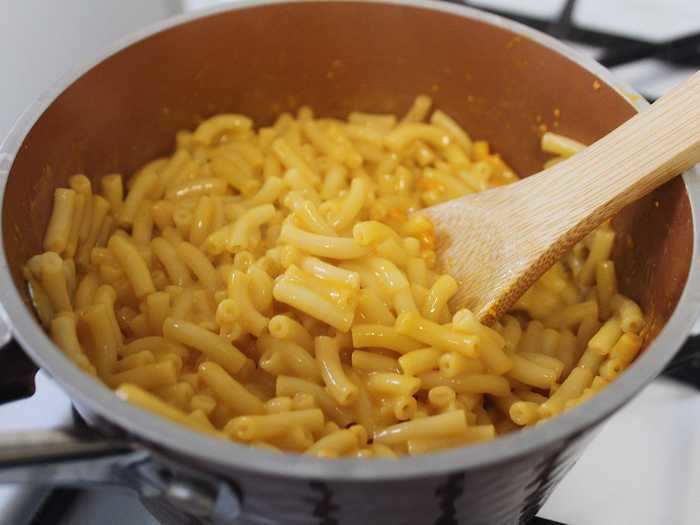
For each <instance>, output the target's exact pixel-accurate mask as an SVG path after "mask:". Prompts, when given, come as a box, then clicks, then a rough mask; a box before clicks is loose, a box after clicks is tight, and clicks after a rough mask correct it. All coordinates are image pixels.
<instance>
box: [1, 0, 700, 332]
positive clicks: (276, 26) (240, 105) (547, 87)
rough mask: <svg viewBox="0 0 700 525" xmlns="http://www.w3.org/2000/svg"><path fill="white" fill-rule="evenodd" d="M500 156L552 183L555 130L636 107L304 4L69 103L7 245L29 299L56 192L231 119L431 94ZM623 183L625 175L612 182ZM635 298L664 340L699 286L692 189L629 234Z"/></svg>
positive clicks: (642, 210)
mask: <svg viewBox="0 0 700 525" xmlns="http://www.w3.org/2000/svg"><path fill="white" fill-rule="evenodd" d="M421 93H426V94H429V95H430V96H432V97H433V99H434V101H435V105H436V106H437V107H439V108H442V109H444V110H445V111H447V112H448V113H449V114H451V115H453V116H454V117H456V118H457V119H458V120H459V121H460V122H461V123H462V125H463V126H464V127H465V128H466V129H467V130H468V131H469V132H470V133H471V134H472V136H473V137H475V138H480V139H485V140H488V141H489V142H491V143H492V146H493V147H494V148H495V150H496V151H498V152H499V153H501V155H502V156H503V158H504V159H505V160H506V161H507V162H508V163H509V164H511V165H512V166H513V167H514V168H515V169H516V170H517V172H518V173H520V174H521V175H528V174H531V173H533V172H536V171H538V170H539V169H540V168H541V166H542V163H543V161H544V160H545V156H544V155H543V154H542V153H541V152H540V150H539V137H540V135H541V133H542V131H543V130H544V129H549V130H553V131H556V132H558V133H562V134H565V135H568V136H570V137H573V138H575V139H577V140H580V141H582V142H584V143H590V142H592V141H594V140H596V139H597V138H598V137H600V136H602V135H604V134H605V133H606V132H607V131H609V130H611V129H612V128H614V127H615V126H617V125H619V124H620V123H622V122H623V121H625V120H626V119H628V118H629V117H630V116H632V115H633V113H634V109H633V108H632V106H631V105H630V104H629V103H628V102H627V101H626V100H625V99H624V98H623V97H621V96H620V95H619V94H618V93H616V92H615V91H614V90H613V89H611V88H610V87H608V86H607V85H605V84H603V83H599V82H597V80H596V78H595V76H594V75H592V74H591V73H589V72H587V71H586V70H584V69H582V68H580V67H579V66H577V65H576V64H575V63H573V62H571V61H570V60H568V59H566V58H564V57H562V56H560V55H559V54H557V53H556V52H554V51H552V50H550V49H548V48H546V47H543V46H542V45H540V44H537V43H535V42H532V41H530V40H528V39H526V38H522V37H519V36H515V35H514V34H512V33H510V32H508V31H506V30H504V29H500V28H497V27H495V26H491V25H487V24H485V23H482V22H478V21H475V20H470V19H468V18H462V17H458V16H453V15H449V14H446V13H441V12H436V11H430V10H426V9H422V8H414V7H405V6H397V5H380V4H374V3H362V2H357V3H354V2H341V3H314V2H309V3H297V4H291V5H289V4H288V5H282V4H280V5H271V6H260V7H254V8H249V9H245V10H240V11H230V12H226V13H221V14H217V15H212V16H209V17H206V18H203V19H200V20H196V21H193V22H190V23H187V24H185V25H182V26H180V27H176V28H173V29H170V30H167V31H165V32H162V33H160V34H157V35H155V36H152V37H150V38H148V39H146V40H144V41H142V42H140V43H137V44H134V45H132V46H131V47H129V48H127V49H125V50H123V51H121V52H119V53H117V54H116V55H114V56H112V57H110V58H109V59H107V60H105V61H104V62H102V63H101V64H100V65H98V66H97V67H95V68H93V69H92V70H90V71H89V72H88V73H86V74H85V75H83V76H82V77H81V78H80V79H79V80H77V81H76V82H75V83H74V84H72V85H71V86H70V87H69V88H68V89H67V90H66V91H64V92H63V93H62V94H61V95H60V96H59V97H58V98H57V99H56V101H55V102H54V103H53V104H52V105H51V106H50V107H49V108H48V109H47V111H46V112H45V113H44V114H43V116H42V117H41V118H40V119H39V121H38V122H37V124H36V125H35V126H34V127H33V129H32V130H31V132H30V133H29V135H28V137H27V138H26V140H25V142H24V144H23V145H22V147H21V150H20V152H19V154H18V155H17V157H16V159H15V162H14V165H13V167H12V171H11V174H10V177H9V181H8V184H7V191H6V193H5V199H4V203H3V211H2V213H3V240H4V246H5V251H6V254H7V258H8V261H9V264H10V269H11V271H12V274H13V276H14V279H15V283H16V284H17V286H18V288H20V289H21V290H22V291H23V294H24V296H25V300H26V299H27V297H26V293H25V291H24V290H25V286H24V285H23V282H22V277H21V266H22V264H23V262H24V261H26V259H27V258H28V257H30V256H31V255H33V254H36V253H38V252H39V251H40V250H41V239H42V235H43V232H44V229H45V227H46V224H47V221H48V216H49V213H50V209H51V201H52V193H53V190H54V188H55V187H56V186H59V185H64V184H65V183H66V180H67V178H68V177H69V176H70V175H72V174H75V173H85V174H87V175H88V176H89V177H91V178H93V180H95V179H97V178H99V177H100V176H102V175H104V174H107V173H112V172H120V173H123V174H125V175H130V174H132V173H133V172H134V170H135V169H136V168H138V167H139V166H140V165H141V164H143V163H144V162H146V161H148V160H150V159H152V158H154V157H156V156H159V155H164V154H167V153H168V152H169V151H170V150H171V148H172V147H173V136H174V134H175V132H176V131H178V130H180V129H183V128H191V127H192V126H194V125H195V124H196V123H197V122H198V121H200V120H201V119H202V118H204V117H207V116H209V115H211V114H214V113H217V112H241V113H245V114H248V115H251V116H252V117H254V118H255V120H256V122H257V123H258V124H267V123H270V122H271V121H272V120H273V119H274V118H275V116H276V115H277V114H279V113H280V112H282V111H294V110H295V109H296V108H298V107H299V105H301V104H309V105H311V106H312V107H313V108H314V110H315V111H316V113H317V114H318V115H324V116H336V117H343V116H345V115H346V114H347V113H348V112H349V111H351V110H363V111H373V112H375V111H376V112H398V113H401V112H403V111H405V110H406V109H407V108H408V107H409V105H410V103H411V101H412V100H413V98H414V97H415V96H416V95H417V94H421ZM610 176H615V174H614V173H611V174H610ZM614 224H615V227H616V229H617V230H618V232H619V233H620V239H622V241H621V242H618V245H617V248H616V253H615V260H616V264H617V268H618V274H619V275H620V276H621V283H620V284H621V289H622V290H623V291H624V292H625V293H627V294H629V295H631V296H632V297H634V298H635V299H637V300H639V301H641V304H642V306H643V308H644V309H645V311H646V312H648V313H649V314H650V317H651V319H652V325H651V326H652V328H651V330H650V336H653V335H654V334H655V333H656V332H657V331H658V329H659V328H660V327H661V326H663V324H664V323H665V322H666V320H667V319H668V317H669V316H670V314H671V313H672V311H673V309H674V308H675V306H676V303H677V301H678V298H679V296H680V293H681V291H682V289H683V286H684V284H685V280H686V276H687V273H688V268H689V264H690V258H691V252H692V224H691V215H690V207H689V202H688V198H687V195H686V192H685V187H684V185H683V183H682V181H681V180H679V179H677V180H675V181H673V182H671V183H670V184H667V185H666V186H665V187H663V188H662V189H660V190H658V191H657V192H655V193H654V194H653V195H651V196H650V197H648V198H646V199H644V200H643V201H641V202H639V203H637V204H635V205H633V206H630V207H629V208H628V209H626V210H625V211H624V212H623V213H622V214H621V215H620V216H619V217H618V218H617V219H616V220H615V222H614Z"/></svg>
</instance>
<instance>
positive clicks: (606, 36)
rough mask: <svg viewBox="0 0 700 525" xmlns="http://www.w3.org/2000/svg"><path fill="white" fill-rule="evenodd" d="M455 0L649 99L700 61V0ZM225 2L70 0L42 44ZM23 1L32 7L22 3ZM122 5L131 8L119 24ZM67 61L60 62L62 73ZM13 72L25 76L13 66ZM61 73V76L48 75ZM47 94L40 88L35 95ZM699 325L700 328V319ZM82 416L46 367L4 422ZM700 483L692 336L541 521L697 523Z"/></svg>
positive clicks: (84, 516)
mask: <svg viewBox="0 0 700 525" xmlns="http://www.w3.org/2000/svg"><path fill="white" fill-rule="evenodd" d="M449 1H451V2H452V3H457V4H459V3H461V4H466V5H470V6H473V7H478V8H481V9H486V10H489V11H491V12H494V13H497V14H500V15H503V16H506V17H509V18H513V19H515V20H518V21H519V22H521V23H524V24H526V25H529V26H531V27H534V28H536V29H539V30H541V31H544V32H547V33H549V34H551V35H553V36H556V37H557V38H560V39H562V40H565V41H567V42H568V43H569V44H571V45H572V46H573V47H575V48H577V49H578V50H579V51H581V52H582V53H586V54H590V55H592V56H594V57H595V58H596V59H597V60H599V61H600V62H602V63H603V64H604V65H606V66H608V67H610V68H612V70H613V71H614V73H615V74H616V75H617V76H619V78H620V79H621V80H623V81H625V82H627V83H629V84H631V85H632V86H634V87H635V88H636V89H637V90H638V91H639V92H640V93H641V94H642V95H643V96H644V97H646V98H647V99H649V100H654V99H656V98H658V97H659V96H661V95H662V94H663V93H664V92H665V91H667V90H668V89H669V88H670V87H671V86H673V85H675V84H677V83H678V82H680V81H681V80H682V79H683V78H685V77H687V76H689V75H690V74H691V73H693V72H694V71H697V69H698V68H700V2H698V1H697V0H665V1H664V2H660V1H658V0H617V1H615V2H610V1H608V0H538V1H537V2H523V1H521V0H477V1H461V0H449ZM222 3H224V2H222V1H220V0H182V1H180V2H178V1H175V0H170V1H168V0H158V1H156V0H154V1H153V2H151V3H150V4H148V5H149V7H145V6H144V5H143V4H141V3H119V5H118V4H117V2H114V5H115V6H117V5H118V7H114V8H104V9H103V10H102V11H100V10H99V9H95V8H94V7H89V6H90V4H91V3H90V2H89V0H84V1H82V0H72V1H70V2H68V1H67V2H65V6H66V7H65V9H66V10H67V11H70V10H73V11H74V12H75V13H76V16H73V17H71V16H63V17H61V16H58V17H54V16H44V17H41V16H40V17H37V18H36V20H35V22H36V25H39V26H40V25H41V24H45V26H46V27H45V28H39V29H45V30H46V31H47V32H48V30H49V29H50V30H51V32H52V34H53V35H54V36H55V37H58V40H57V42H58V44H56V43H51V42H50V41H49V40H45V41H40V42H39V48H41V45H45V46H46V47H47V49H48V47H49V46H51V45H59V46H60V45H62V44H63V43H64V42H69V43H70V42H72V40H71V38H74V36H75V33H76V30H77V28H78V27H79V26H80V27H84V26H85V24H84V23H83V25H82V26H81V25H80V24H81V22H84V21H85V20H84V18H85V17H90V24H91V27H97V28H102V29H104V31H102V30H95V31H93V32H92V33H94V34H84V35H81V40H80V43H81V45H80V46H79V48H78V46H76V49H75V50H74V51H75V52H74V53H73V54H71V55H70V56H68V55H66V59H70V60H73V61H75V60H76V58H75V56H76V55H80V53H81V52H83V53H84V56H82V57H80V56H79V57H78V58H80V59H81V60H82V59H87V58H89V57H90V53H87V54H85V53H86V52H85V51H84V50H85V49H87V48H90V46H92V45H93V44H95V46H96V47H99V46H103V45H105V44H107V43H108V42H109V40H112V39H114V38H116V37H118V36H119V34H120V32H123V33H126V32H128V31H132V30H134V29H137V28H139V27H141V26H142V25H147V24H148V23H150V22H152V21H154V20H157V19H159V18H161V17H165V16H170V15H172V14H175V13H176V12H178V11H182V10H192V9H199V8H205V7H210V6H213V5H218V4H222ZM39 4H40V2H38V1H33V0H25V1H24V2H22V3H17V4H14V5H13V6H12V7H11V8H7V9H10V10H11V11H14V12H15V14H17V13H19V14H20V15H21V16H24V17H28V16H32V14H33V11H36V10H38V9H39V7H38V6H39ZM42 5H43V4H42ZM92 5H93V6H94V4H92ZM20 6H22V7H20ZM22 9H24V10H25V11H24V12H20V11H22ZM93 11H95V12H94V13H93ZM116 11H118V12H119V13H120V17H121V18H119V21H118V22H117V23H116V24H115V16H114V14H115V12H116ZM0 18H3V17H2V16H0ZM93 18H94V20H93ZM6 19H7V20H9V19H10V16H9V15H8V17H7V18H6ZM122 19H123V20H122ZM71 35H73V36H71ZM11 37H12V32H10V38H8V36H7V34H5V36H1V35H0V47H5V48H8V47H9V48H13V49H14V48H16V47H17V46H16V44H17V42H16V41H13V40H12V39H11ZM64 37H65V39H64ZM3 38H6V39H8V40H3ZM18 38H19V39H20V40H21V38H20V37H18ZM89 38H92V39H93V40H95V42H89V44H90V46H88V45H85V44H87V43H88V42H85V41H84V40H85V39H89ZM21 43H22V42H21V41H20V44H21ZM29 45H30V44H29V43H28V42H27V46H29ZM31 45H33V46H35V47H36V45H37V44H36V43H35V42H32V43H31ZM95 46H93V48H94V47H95ZM27 49H29V47H27ZM19 51H20V52H21V51H22V49H21V46H20V49H19ZM35 52H36V51H35ZM18 54H20V55H21V53H18ZM0 57H2V55H0ZM59 62H60V61H59ZM69 65H70V64H69V63H66V64H64V65H63V66H62V67H68V66H69ZM53 67H57V66H56V64H54V66H53ZM11 68H12V63H11ZM59 71H60V68H59V69H57V70H56V73H58V72H59ZM10 72H11V73H12V72H13V71H10ZM7 78H10V79H11V78H18V77H17V76H14V75H12V74H10V75H8V76H7ZM49 80H52V79H51V78H46V81H49ZM9 82H10V84H11V83H12V82H13V81H12V80H10V81H9ZM18 82H19V80H18ZM15 87H17V88H19V85H17V86H15ZM39 87H41V86H39ZM23 88H24V86H22V87H21V89H23ZM30 91H31V90H30ZM22 95H23V96H27V94H26V93H22ZM36 95H38V92H37V93H34V94H33V95H32V96H36ZM10 100H11V101H12V100H13V98H12V97H10ZM18 100H19V99H17V98H15V99H14V102H15V105H13V106H8V107H7V108H0V109H2V110H5V109H7V111H5V113H8V112H9V113H8V114H15V115H16V114H18V112H19V110H20V109H21V108H20V107H18V105H17V104H18ZM30 101H31V99H27V100H23V101H21V103H22V104H25V103H28V102H30ZM2 113H3V111H0V114H2ZM2 125H3V122H2V120H0V134H3V133H5V132H6V131H7V130H6V129H2ZM696 332H697V333H700V323H699V324H698V325H697V326H696ZM73 417H75V416H74V413H73V411H72V409H71V405H70V401H69V400H68V398H67V397H66V396H65V395H64V394H63V393H62V391H61V390H60V389H59V388H58V387H57V386H56V384H55V383H54V382H53V381H52V380H51V379H50V378H49V377H47V376H46V375H45V374H43V373H41V372H40V373H39V374H38V376H37V392H36V394H35V395H34V396H33V397H31V398H30V399H27V400H23V401H19V402H15V403H11V404H8V405H4V406H0V422H2V428H3V430H19V429H32V428H39V427H51V426H57V425H60V424H66V423H69V422H70V421H71V419H72V418H73ZM699 494H700V338H698V339H697V340H693V339H691V340H689V342H688V343H687V344H686V346H685V347H684V349H683V350H682V351H681V352H680V353H679V356H678V357H677V359H676V360H675V361H674V363H673V365H672V366H671V367H669V369H668V370H667V371H666V372H665V374H664V376H662V377H661V378H659V379H658V380H656V381H655V382H653V383H652V384H651V385H649V386H648V387H647V388H646V389H645V390H644V391H643V392H642V393H641V394H640V395H639V396H637V397H636V398H635V399H634V400H633V401H632V402H630V403H629V404H628V405H627V406H626V407H625V408H624V409H622V410H621V411H620V412H619V413H617V414H616V415H615V416H613V417H612V418H611V419H610V420H609V421H608V422H607V423H606V424H605V426H604V428H603V430H602V431H601V432H600V434H599V435H598V436H597V437H596V438H595V439H594V441H593V442H592V443H591V445H590V446H589V447H588V449H587V450H586V452H585V453H584V455H583V457H582V458H581V459H580V460H579V462H578V463H577V464H576V466H575V467H574V468H573V469H572V471H571V472H570V473H569V474H568V475H567V477H566V478H565V480H564V481H563V482H562V483H561V485H560V486H558V487H557V489H556V490H555V492H554V493H553V495H552V496H551V497H550V499H549V500H548V501H547V503H546V505H545V506H544V507H543V508H542V510H541V512H540V514H539V516H538V517H537V518H535V519H534V520H533V521H532V522H531V523H532V525H546V524H568V525H586V524H591V525H619V524H628V523H629V524H632V523H634V524H637V525H647V524H648V525H656V524H661V523H664V524H666V523H667V524H673V525H691V524H695V523H697V522H698V518H697V516H700V497H699V496H698V495H699ZM157 523H158V521H157V520H156V519H155V518H154V517H153V516H152V515H151V514H150V513H149V512H148V511H147V510H146V509H145V508H144V507H143V506H142V505H141V503H140V502H139V501H138V500H137V499H136V498H135V497H134V496H133V495H131V494H130V493H129V492H126V491H121V490H107V489H101V490H90V491H87V490H76V489H57V490H48V489H41V490H36V489H31V488H26V487H0V525H48V524H52V525H78V524H80V525H97V524H99V525H111V524H114V525H123V524H138V525H151V524H154V525H155V524H157Z"/></svg>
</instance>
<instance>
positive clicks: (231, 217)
mask: <svg viewBox="0 0 700 525" xmlns="http://www.w3.org/2000/svg"><path fill="white" fill-rule="evenodd" d="M430 106H431V101H430V99H429V98H428V97H425V96H421V97H418V98H417V99H416V101H415V103H414V105H413V107H412V108H411V109H410V111H409V112H408V113H407V114H406V116H405V117H404V118H403V119H397V118H396V117H394V116H393V115H374V114H366V113H352V114H350V115H349V117H348V119H347V120H346V121H341V120H335V119H324V118H314V116H313V113H312V111H311V110H310V109H309V108H302V109H301V110H299V112H298V114H297V116H296V117H294V116H292V115H290V114H284V115H282V116H280V117H279V118H278V119H277V121H276V122H275V123H274V124H273V125H272V126H268V127H261V128H258V129H257V130H255V129H254V128H253V122H252V121H251V120H250V119H248V118H247V117H245V116H241V115H233V114H224V115H218V116H215V117H212V118H210V119H208V120H205V121H204V122H202V123H201V124H200V125H199V126H198V127H197V129H196V130H194V132H189V131H181V132H180V133H178V134H177V137H176V150H175V153H174V154H173V155H172V156H170V157H165V158H162V159H157V160H155V161H152V162H150V163H148V164H146V165H145V166H144V167H143V168H141V170H139V171H138V172H137V173H136V174H134V176H133V177H131V178H129V179H128V180H124V178H122V176H121V175H119V174H109V175H105V176H104V177H102V179H100V184H99V187H93V185H92V184H91V182H90V179H88V178H87V177H85V176H84V175H75V176H73V177H71V178H70V180H69V187H68V188H58V189H56V190H55V194H54V205H53V211H52V214H51V218H50V221H49V225H48V227H47V229H46V236H45V238H44V250H45V252H44V253H42V254H40V255H36V256H35V257H32V258H31V259H30V260H29V261H28V262H27V264H26V267H25V276H26V279H27V281H28V285H29V289H30V292H31V295H32V298H33V301H34V304H35V307H36V311H37V315H38V317H39V319H40V320H41V322H42V324H43V325H44V326H45V327H46V329H47V330H48V331H49V332H50V334H51V337H52V339H53V340H54V342H55V343H56V344H57V345H58V346H59V347H60V348H61V350H62V351H63V352H64V353H65V355H66V356H67V357H68V358H69V359H71V360H72V361H73V362H74V363H75V364H76V365H77V366H78V367H80V368H81V369H82V370H83V371H84V372H85V373H88V374H92V375H93V376H95V377H96V378H97V379H99V380H101V381H102V382H103V383H105V384H106V385H108V386H109V387H111V388H113V389H115V390H116V393H117V395H118V396H120V397H121V398H122V399H124V400H126V401H128V402H131V403H133V404H135V405H137V406H139V407H141V408H144V409H146V410H150V411H152V412H155V413H157V414H158V415H160V416H161V417H164V418H166V419H170V420H172V421H175V422H176V423H179V424H181V425H185V426H187V427H189V428H190V429H193V430H195V431H199V432H204V433H207V434H210V435H213V436H218V437H220V438H222V439H230V440H235V441H238V442H243V443H247V444H250V445H252V446H255V447H258V448H264V449H266V450H275V451H289V452H298V453H305V454H308V455H311V456H315V457H320V458H337V457H358V458H371V457H376V458H395V457H397V456H401V455H406V454H411V455H412V454H423V453H427V452H433V451H439V450H442V449H446V448H452V447H457V446H462V445H465V444H470V443H479V442H484V441H488V440H492V439H494V438H495V437H496V436H497V435H498V434H503V433H506V432H511V431H512V430H514V429H518V428H524V427H530V426H533V425H537V424H540V423H542V422H543V421H546V420H547V419H548V418H551V417H553V416H556V415H557V414H560V413H561V412H562V411H564V410H567V409H569V408H572V407H574V406H577V405H578V404H580V403H583V402H585V401H586V400H588V399H589V398H590V397H591V396H593V395H594V394H595V393H597V392H599V391H600V390H601V389H602V388H604V387H605V386H606V385H607V384H608V383H609V382H610V381H612V380H614V379H615V378H616V377H617V376H618V375H619V374H620V373H621V372H622V371H623V370H624V369H625V368H626V367H628V366H629V365H630V363H631V362H632V361H633V360H634V359H635V357H636V355H637V353H638V352H639V350H640V347H641V344H642V339H641V337H640V335H639V333H640V331H641V330H642V329H643V328H644V317H643V314H642V312H641V310H640V308H639V306H638V305H637V304H636V303H634V302H633V301H632V300H630V299H629V298H626V297H624V296H622V295H621V294H619V292H618V291H617V284H616V278H615V266H614V263H613V261H612V260H611V250H612V247H613V242H614V236H615V235H614V232H613V230H612V229H611V228H610V227H609V226H608V225H604V226H602V227H601V228H599V229H598V230H596V231H595V232H594V233H592V234H591V235H589V236H588V237H587V238H586V239H585V240H584V241H582V242H580V243H578V244H577V245H576V246H575V247H574V249H573V250H572V251H571V253H569V254H568V255H567V256H566V257H565V258H564V259H563V260H562V261H560V262H558V263H557V264H556V265H555V266H554V267H552V268H551V269H550V270H549V271H547V272H546V273H545V274H544V275H543V276H542V278H541V279H539V280H538V281H537V282H536V283H535V284H534V286H532V288H530V290H528V291H527V292H526V293H525V294H524V295H523V296H522V298H521V299H520V300H519V301H518V303H517V304H516V305H515V307H514V309H513V311H512V312H511V313H510V314H509V315H506V316H505V317H504V318H503V319H501V320H500V321H499V322H496V323H495V324H494V326H492V327H488V326H484V325H482V324H481V323H479V321H478V320H477V319H476V318H475V316H474V315H473V314H472V313H471V312H470V311H469V310H465V309H463V310H459V311H456V312H453V311H451V309H450V305H449V301H450V298H451V297H452V296H453V294H454V293H455V292H456V290H457V288H458V286H459V283H457V282H456V281H455V280H454V279H453V278H452V277H450V276H449V275H440V274H439V273H438V272H437V269H436V268H435V252H434V237H433V229H432V225H431V223H430V222H429V221H428V220H427V219H426V218H425V217H424V216H422V215H420V213H419V210H420V209H421V208H422V207H425V206H430V205H433V204H436V203H439V202H442V201H445V200H448V199H451V198H454V197H457V196H460V195H463V194H465V193H471V192H476V191H481V190H484V189H488V188H491V187H495V186H499V185H502V184H508V183H511V182H514V181H516V180H517V177H516V175H515V174H514V173H513V171H512V170H511V169H510V168H509V167H508V166H507V165H506V164H505V163H504V162H503V160H502V159H501V158H500V157H499V156H498V155H497V154H493V153H491V152H490V150H489V145H488V144H487V143H485V142H480V141H472V139H471V138H470V137H469V135H468V134H467V133H466V132H465V131H464V130H463V129H462V128H461V127H460V126H459V124H457V123H456V122H455V121H454V120H452V119H451V118H450V117H449V116H448V115H446V114H445V113H443V112H442V111H434V112H433V113H432V114H430ZM542 148H543V150H545V151H547V152H550V153H552V154H555V155H557V157H554V158H553V159H552V160H551V161H550V163H552V162H558V161H560V160H563V159H564V158H566V157H568V156H571V155H573V154H575V153H576V152H578V151H580V149H581V148H583V146H582V145H581V144H579V143H577V142H575V141H572V140H570V139H567V138H565V137H561V136H558V135H555V134H552V133H546V134H545V135H544V136H543V138H542Z"/></svg>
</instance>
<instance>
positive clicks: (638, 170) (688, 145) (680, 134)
mask: <svg viewBox="0 0 700 525" xmlns="http://www.w3.org/2000/svg"><path fill="white" fill-rule="evenodd" d="M699 162H700V73H695V74H694V75H693V76H692V77H690V78H689V79H688V80H686V81H685V82H683V83H682V84H680V85H679V86H677V87H676V88H675V89H673V90H672V91H671V92H669V93H668V94H667V95H665V96H664V97H662V98H661V99H659V100H658V101H657V102H656V103H654V104H653V105H652V106H651V108H649V109H648V110H646V111H643V112H641V113H639V114H638V115H635V116H634V117H633V118H631V119H630V120H629V121H627V122H626V123H624V124H623V125H622V126H620V127H619V128H617V129H616V130H614V131H613V132H612V133H610V134H608V135H606V136H605V137H604V138H602V139H600V140H599V141H598V142H596V143H595V144H593V145H592V146H590V147H588V148H586V149H585V150H584V151H582V152H581V153H579V154H577V155H576V156H574V157H572V158H571V159H569V160H567V161H566V162H562V163H560V164H557V165H555V166H554V167H552V168H550V169H549V170H547V171H546V172H543V173H541V174H539V175H538V176H537V177H531V178H529V179H526V180H524V181H522V182H521V183H519V184H518V185H522V186H521V187H520V188H518V192H517V193H518V195H519V196H521V197H523V198H525V196H526V195H527V196H529V197H527V198H529V199H533V200H536V201H540V202H539V205H541V206H543V207H546V208H547V210H548V211H547V214H546V215H547V217H546V218H545V220H546V221H547V223H548V224H549V225H551V224H552V221H558V223H559V227H558V228H556V229H555V230H556V231H558V234H557V233H556V231H555V232H552V233H554V234H555V235H554V237H550V239H551V240H552V241H554V242H557V241H559V242H561V241H564V242H563V244H570V243H569V242H566V240H565V239H563V238H562V237H569V236H573V237H577V236H578V237H580V235H581V234H582V233H583V232H582V230H590V229H592V228H594V227H596V226H597V225H598V224H600V223H602V222H604V221H605V220H607V219H608V218H610V217H612V216H614V215H615V214H616V213H617V212H618V211H620V210H621V209H622V208H623V207H625V206H626V205H628V204H630V203H632V202H634V201H636V200H638V199H640V198H641V197H643V196H644V195H646V194H648V193H649V192H651V191H653V190H654V189H656V188H657V187H659V186H661V185H662V184H663V183H665V182H667V181H668V180H670V179H671V178H673V177H674V176H675V175H677V174H678V173H680V172H682V171H684V170H686V169H688V168H690V167H692V166H693V165H695V164H697V163H699ZM518 185H516V186H518ZM514 189H515V186H514ZM521 192H524V193H521ZM539 215H544V214H542V213H540V214H539ZM550 231H551V228H550ZM583 234H585V233H583ZM574 242H575V241H574Z"/></svg>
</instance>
